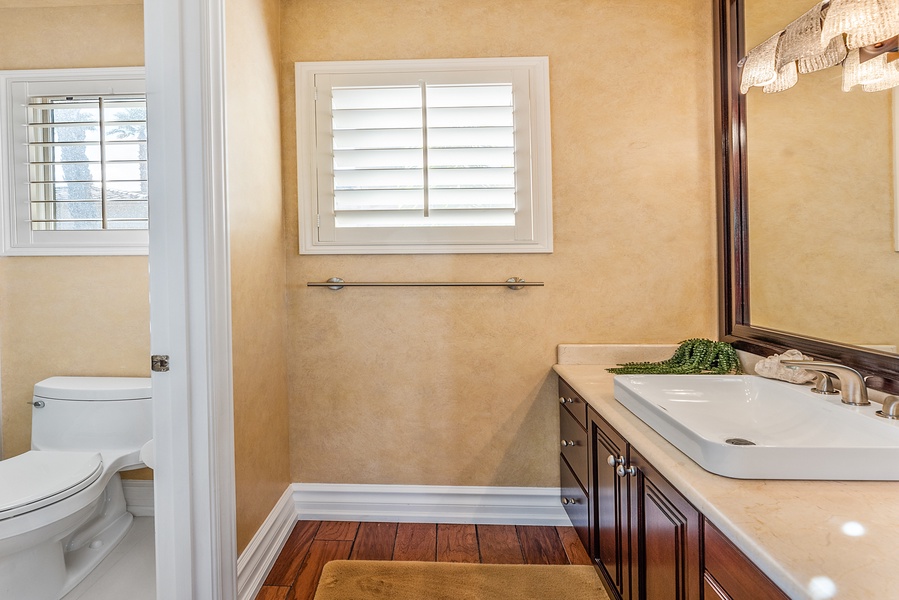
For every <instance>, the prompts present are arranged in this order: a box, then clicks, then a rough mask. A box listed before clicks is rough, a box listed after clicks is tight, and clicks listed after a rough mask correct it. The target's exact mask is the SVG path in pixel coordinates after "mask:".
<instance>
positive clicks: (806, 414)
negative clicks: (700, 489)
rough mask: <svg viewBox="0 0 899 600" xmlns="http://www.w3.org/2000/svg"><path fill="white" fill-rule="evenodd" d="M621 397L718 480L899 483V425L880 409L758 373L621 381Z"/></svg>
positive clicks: (623, 377) (632, 377)
mask: <svg viewBox="0 0 899 600" xmlns="http://www.w3.org/2000/svg"><path fill="white" fill-rule="evenodd" d="M615 398H616V399H617V400H618V402H620V403H621V404H623V405H624V406H626V407H627V408H628V410H630V411H631V412H632V413H634V414H635V415H636V416H637V417H639V418H640V419H641V420H642V421H644V422H645V423H646V424H647V425H649V426H650V427H652V428H653V429H654V430H655V431H656V432H658V433H659V434H660V435H661V436H662V437H664V438H665V439H667V440H668V441H669V442H671V443H672V444H673V445H674V446H676V447H677V448H678V449H679V450H680V451H681V452H683V453H684V454H686V455H687V456H689V457H690V458H692V459H693V460H694V461H696V462H697V463H698V464H699V466H701V467H702V468H703V469H705V470H707V471H711V472H712V473H716V474H718V475H724V476H727V477H736V478H739V479H833V480H889V481H897V480H899V421H891V420H887V419H883V418H881V417H878V416H876V415H875V414H874V413H875V412H876V411H877V410H879V409H880V404H877V403H872V404H871V405H870V406H863V407H852V406H848V405H845V404H842V403H841V402H840V397H839V396H822V395H820V394H816V393H814V392H812V391H811V389H810V388H809V387H806V386H799V385H793V384H790V383H785V382H781V381H772V380H770V379H765V378H762V377H758V376H751V375H726V376H716V375H618V376H616V377H615ZM746 443H751V444H752V445H740V444H746Z"/></svg>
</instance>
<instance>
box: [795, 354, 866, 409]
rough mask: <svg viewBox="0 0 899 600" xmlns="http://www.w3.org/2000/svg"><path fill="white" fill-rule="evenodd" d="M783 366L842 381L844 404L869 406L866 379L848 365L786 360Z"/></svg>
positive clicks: (841, 393) (841, 395) (841, 389)
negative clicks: (827, 375)
mask: <svg viewBox="0 0 899 600" xmlns="http://www.w3.org/2000/svg"><path fill="white" fill-rule="evenodd" d="M780 364H782V365H784V366H786V367H790V368H791V369H808V370H809V371H815V372H817V373H828V374H830V375H833V376H834V377H836V378H838V379H839V380H840V399H841V400H842V401H843V404H850V405H852V406H867V405H869V404H871V402H870V401H868V388H866V387H865V379H864V377H862V374H861V373H859V372H858V371H856V370H855V369H853V368H852V367H847V366H846V365H841V364H837V363H832V362H824V361H818V360H784V361H781V363H780Z"/></svg>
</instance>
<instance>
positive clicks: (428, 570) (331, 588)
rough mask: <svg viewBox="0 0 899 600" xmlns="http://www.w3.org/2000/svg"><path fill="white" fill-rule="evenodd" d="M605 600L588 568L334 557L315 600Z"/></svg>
mask: <svg viewBox="0 0 899 600" xmlns="http://www.w3.org/2000/svg"><path fill="white" fill-rule="evenodd" d="M554 598H558V599H559V600H563V599H564V600H608V596H607V595H606V592H605V590H603V587H602V583H600V581H599V575H597V574H596V571H594V569H593V567H589V566H550V565H480V564H470V563H436V562H403V561H396V562H392V561H378V560H335V561H331V562H329V563H328V564H326V565H325V569H324V571H323V572H322V577H321V580H320V581H319V584H318V590H316V592H315V600H513V599H515V600H517V599H522V600H552V599H554Z"/></svg>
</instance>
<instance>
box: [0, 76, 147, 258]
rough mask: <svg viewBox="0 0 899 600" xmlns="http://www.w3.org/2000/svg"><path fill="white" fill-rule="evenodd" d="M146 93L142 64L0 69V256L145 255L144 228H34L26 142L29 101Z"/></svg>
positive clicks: (145, 240) (145, 231) (145, 236)
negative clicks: (33, 99)
mask: <svg viewBox="0 0 899 600" xmlns="http://www.w3.org/2000/svg"><path fill="white" fill-rule="evenodd" d="M94 94H96V95H98V96H100V95H110V94H143V95H146V81H145V70H144V68H143V67H110V68H91V69H41V70H15V71H0V140H2V143H0V255H2V256H104V255H146V254H148V251H149V232H148V230H147V229H119V230H110V229H104V230H98V229H95V230H67V231H59V230H55V231H32V230H31V226H30V219H31V206H30V197H29V189H28V183H27V182H28V160H27V149H25V148H26V146H25V141H26V137H25V136H26V127H25V126H24V124H25V123H27V107H26V106H25V105H26V104H27V102H28V99H29V98H31V97H38V96H64V95H73V96H80V95H94Z"/></svg>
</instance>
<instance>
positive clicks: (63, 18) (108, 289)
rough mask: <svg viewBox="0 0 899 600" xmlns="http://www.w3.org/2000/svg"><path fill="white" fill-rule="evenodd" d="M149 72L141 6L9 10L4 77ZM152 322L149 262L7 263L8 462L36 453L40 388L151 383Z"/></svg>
mask: <svg viewBox="0 0 899 600" xmlns="http://www.w3.org/2000/svg"><path fill="white" fill-rule="evenodd" d="M98 40H102V42H98ZM142 64H143V6H142V4H141V3H140V2H134V1H132V2H125V1H123V0H106V1H105V2H104V1H103V0H82V1H80V2H79V1H77V0H56V1H54V0H42V1H39V2H19V1H10V0H3V1H2V2H0V69H46V68H63V67H104V66H135V65H142ZM149 319H150V307H149V291H148V278H147V259H146V257H97V258H94V257H46V258H43V257H42V258H30V257H5V258H0V379H2V392H3V397H2V403H3V404H2V413H3V430H2V431H3V457H4V458H8V457H10V456H14V455H16V454H21V453H22V452H25V451H26V450H28V448H29V447H30V445H31V412H30V410H31V409H30V407H29V406H28V405H27V404H26V402H27V401H28V400H30V399H31V394H32V387H33V386H34V384H35V382H37V381H39V380H41V379H43V378H45V377H49V376H51V375H123V376H124V375H128V376H146V375H148V374H149V368H148V356H149V353H150V327H149V323H150V321H149ZM131 476H137V477H148V476H149V472H148V471H146V470H145V471H141V472H132V474H131Z"/></svg>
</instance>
